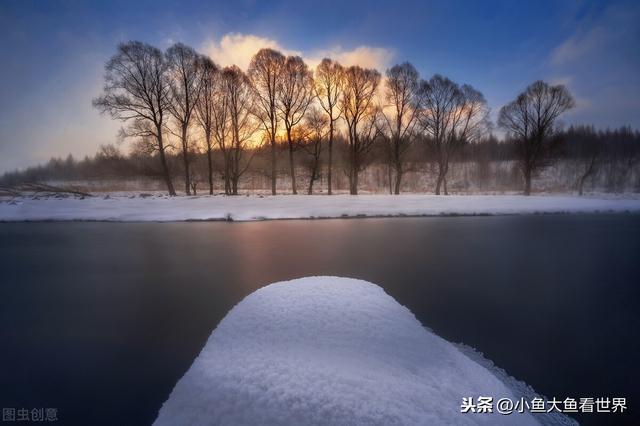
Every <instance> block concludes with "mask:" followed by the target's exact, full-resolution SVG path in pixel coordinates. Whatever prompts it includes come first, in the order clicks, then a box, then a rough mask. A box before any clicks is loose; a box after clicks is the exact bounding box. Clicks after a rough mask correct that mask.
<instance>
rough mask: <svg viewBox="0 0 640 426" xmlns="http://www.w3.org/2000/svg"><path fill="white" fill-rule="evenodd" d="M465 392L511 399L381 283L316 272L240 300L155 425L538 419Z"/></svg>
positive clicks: (501, 386)
mask: <svg viewBox="0 0 640 426" xmlns="http://www.w3.org/2000/svg"><path fill="white" fill-rule="evenodd" d="M469 396H473V397H474V399H475V398H476V397H477V396H492V397H493V398H494V401H496V400H497V399H498V398H501V397H508V398H512V399H515V396H514V393H513V392H512V391H511V390H510V389H509V388H508V387H507V386H506V385H505V384H504V383H503V382H502V381H501V380H499V379H498V378H497V377H496V376H495V375H494V374H492V373H491V372H490V371H489V370H488V369H486V368H485V367H483V366H481V365H480V364H478V363H477V362H475V361H472V360H471V359H470V358H469V357H467V356H466V355H464V354H463V353H462V352H461V351H460V350H459V349H458V348H456V347H455V346H454V345H452V344H451V343H449V342H447V341H445V340H443V339H442V338H440V337H438V336H437V335H435V334H434V333H432V332H430V331H429V330H427V329H426V328H424V327H423V326H422V325H421V324H420V322H418V321H417V320H416V318H415V317H414V315H413V314H412V313H411V312H410V311H409V310H408V309H407V308H405V307H404V306H402V305H400V304H398V303H397V302H396V301H395V300H394V299H393V298H392V297H390V296H388V295H387V294H386V293H385V292H384V291H383V290H382V289H381V288H380V287H378V286H376V285H374V284H371V283H368V282H366V281H361V280H355V279H346V278H336V277H310V278H302V279H297V280H293V281H287V282H280V283H276V284H271V285H269V286H267V287H264V288H262V289H260V290H257V291H256V292H254V293H253V294H251V295H250V296H248V297H247V298H245V299H244V300H243V301H242V302H241V303H239V304H238V305H237V306H236V307H234V308H233V309H232V310H231V311H230V312H229V313H228V314H227V316H226V317H225V318H224V319H223V320H222V322H221V323H220V324H219V325H218V327H217V328H216V329H215V331H214V332H213V333H212V334H211V337H210V338H209V341H208V342H207V344H206V345H205V347H204V349H203V350H202V352H201V353H200V355H199V356H198V357H197V358H196V360H195V362H194V363H193V365H192V366H191V368H190V369H189V371H187V373H186V374H185V375H184V377H182V379H180V381H179V382H178V383H177V385H176V386H175V388H174V389H173V391H172V393H171V395H170V397H169V399H168V400H167V402H165V403H164V405H163V406H162V408H161V410H160V413H159V416H158V418H157V420H156V422H155V425H158V426H161V425H186V424H190V425H214V424H215V425H257V424H259V425H343V424H350V425H427V424H431V425H477V424H486V425H501V424H509V425H513V424H518V425H534V424H538V422H537V420H536V419H535V418H534V417H533V416H531V415H530V414H517V413H516V414H511V415H508V416H504V415H500V414H497V413H494V414H478V413H467V414H463V413H461V412H460V404H461V402H462V398H463V397H469Z"/></svg>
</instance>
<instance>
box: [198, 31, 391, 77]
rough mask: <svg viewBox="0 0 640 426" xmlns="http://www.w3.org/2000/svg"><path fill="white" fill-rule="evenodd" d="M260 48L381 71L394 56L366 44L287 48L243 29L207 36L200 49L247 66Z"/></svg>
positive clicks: (312, 60)
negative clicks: (218, 37) (213, 37)
mask: <svg viewBox="0 0 640 426" xmlns="http://www.w3.org/2000/svg"><path fill="white" fill-rule="evenodd" d="M263 48H271V49H276V50H279V51H280V52H282V53H283V54H285V55H298V56H301V57H302V58H304V60H305V61H306V62H307V64H309V66H310V67H312V68H314V67H315V66H316V65H317V64H319V63H320V61H321V60H322V59H323V58H326V57H329V58H332V59H334V60H337V61H338V62H340V63H341V64H343V65H347V66H348V65H360V66H362V67H367V68H377V69H379V70H381V71H384V70H385V69H386V68H387V67H388V66H389V65H390V64H391V60H392V59H393V56H394V52H393V51H392V50H390V49H387V48H384V47H374V46H366V45H361V46H357V47H355V48H353V49H350V50H348V49H344V48H342V47H341V46H336V47H332V48H327V49H316V50H313V51H310V52H301V51H299V50H295V49H288V48H286V47H285V46H283V45H282V44H281V43H280V42H278V41H277V40H273V39H270V38H267V37H261V36H258V35H254V34H242V33H229V34H225V35H224V36H223V37H222V38H220V39H219V40H209V41H207V42H206V43H204V45H203V47H202V51H203V52H204V53H205V54H207V55H209V57H211V59H213V60H214V61H215V62H216V63H218V64H220V65H222V66H228V65H232V64H235V65H237V66H239V67H240V68H242V69H244V70H246V69H247V68H248V67H249V63H250V62H251V58H252V57H253V55H255V53H256V52H257V51H258V50H260V49H263Z"/></svg>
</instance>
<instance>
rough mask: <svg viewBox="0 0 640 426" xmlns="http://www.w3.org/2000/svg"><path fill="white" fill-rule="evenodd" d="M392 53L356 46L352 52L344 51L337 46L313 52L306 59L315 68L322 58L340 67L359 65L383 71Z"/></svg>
mask: <svg viewBox="0 0 640 426" xmlns="http://www.w3.org/2000/svg"><path fill="white" fill-rule="evenodd" d="M393 57H394V52H393V50H391V49H387V48H384V47H371V46H358V47H356V48H354V49H352V50H344V49H343V48H342V47H340V46H338V47H335V48H332V49H326V50H318V51H315V52H313V53H312V54H311V55H310V57H309V58H308V59H307V61H308V62H309V64H310V65H312V66H316V65H317V64H319V63H320V61H321V60H322V59H323V58H331V59H334V60H336V61H338V62H340V63H341V64H342V65H345V66H350V65H360V66H361V67H366V68H376V69H378V70H380V71H384V70H385V69H386V68H388V67H389V66H390V65H391V61H392V60H393Z"/></svg>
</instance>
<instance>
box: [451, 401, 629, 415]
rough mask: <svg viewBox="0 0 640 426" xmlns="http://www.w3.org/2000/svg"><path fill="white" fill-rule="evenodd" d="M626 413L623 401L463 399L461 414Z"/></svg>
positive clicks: (625, 403) (625, 402)
mask: <svg viewBox="0 0 640 426" xmlns="http://www.w3.org/2000/svg"><path fill="white" fill-rule="evenodd" d="M626 410H627V398H621V397H615V398H609V397H600V398H565V399H563V400H559V399H556V398H552V399H543V398H533V399H531V400H528V399H525V398H520V399H511V398H500V399H495V400H494V398H493V397H491V396H479V397H477V398H475V399H474V397H463V398H462V404H460V412H461V413H478V414H483V413H499V414H503V415H509V414H512V413H524V412H528V413H569V414H570V413H623V412H625V411H626Z"/></svg>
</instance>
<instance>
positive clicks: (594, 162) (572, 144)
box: [562, 126, 604, 195]
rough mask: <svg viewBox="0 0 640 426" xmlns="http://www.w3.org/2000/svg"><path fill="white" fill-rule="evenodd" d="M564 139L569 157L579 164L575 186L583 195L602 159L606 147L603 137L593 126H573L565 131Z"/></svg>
mask: <svg viewBox="0 0 640 426" xmlns="http://www.w3.org/2000/svg"><path fill="white" fill-rule="evenodd" d="M562 141H563V143H564V145H565V147H566V153H567V154H568V156H569V158H570V159H571V160H573V161H574V162H575V163H576V164H577V166H578V167H577V168H578V170H577V172H578V177H577V179H576V183H575V186H576V188H577V190H578V195H583V193H584V184H585V183H586V181H587V179H588V178H590V177H592V176H593V175H594V174H595V173H596V171H597V169H598V165H599V164H598V163H599V162H600V161H601V157H602V154H603V148H604V146H603V142H602V138H601V137H599V135H598V133H597V132H596V130H595V129H594V128H593V126H590V127H585V126H578V127H573V126H572V127H570V128H569V130H568V131H567V132H565V133H564V135H563V137H562Z"/></svg>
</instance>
